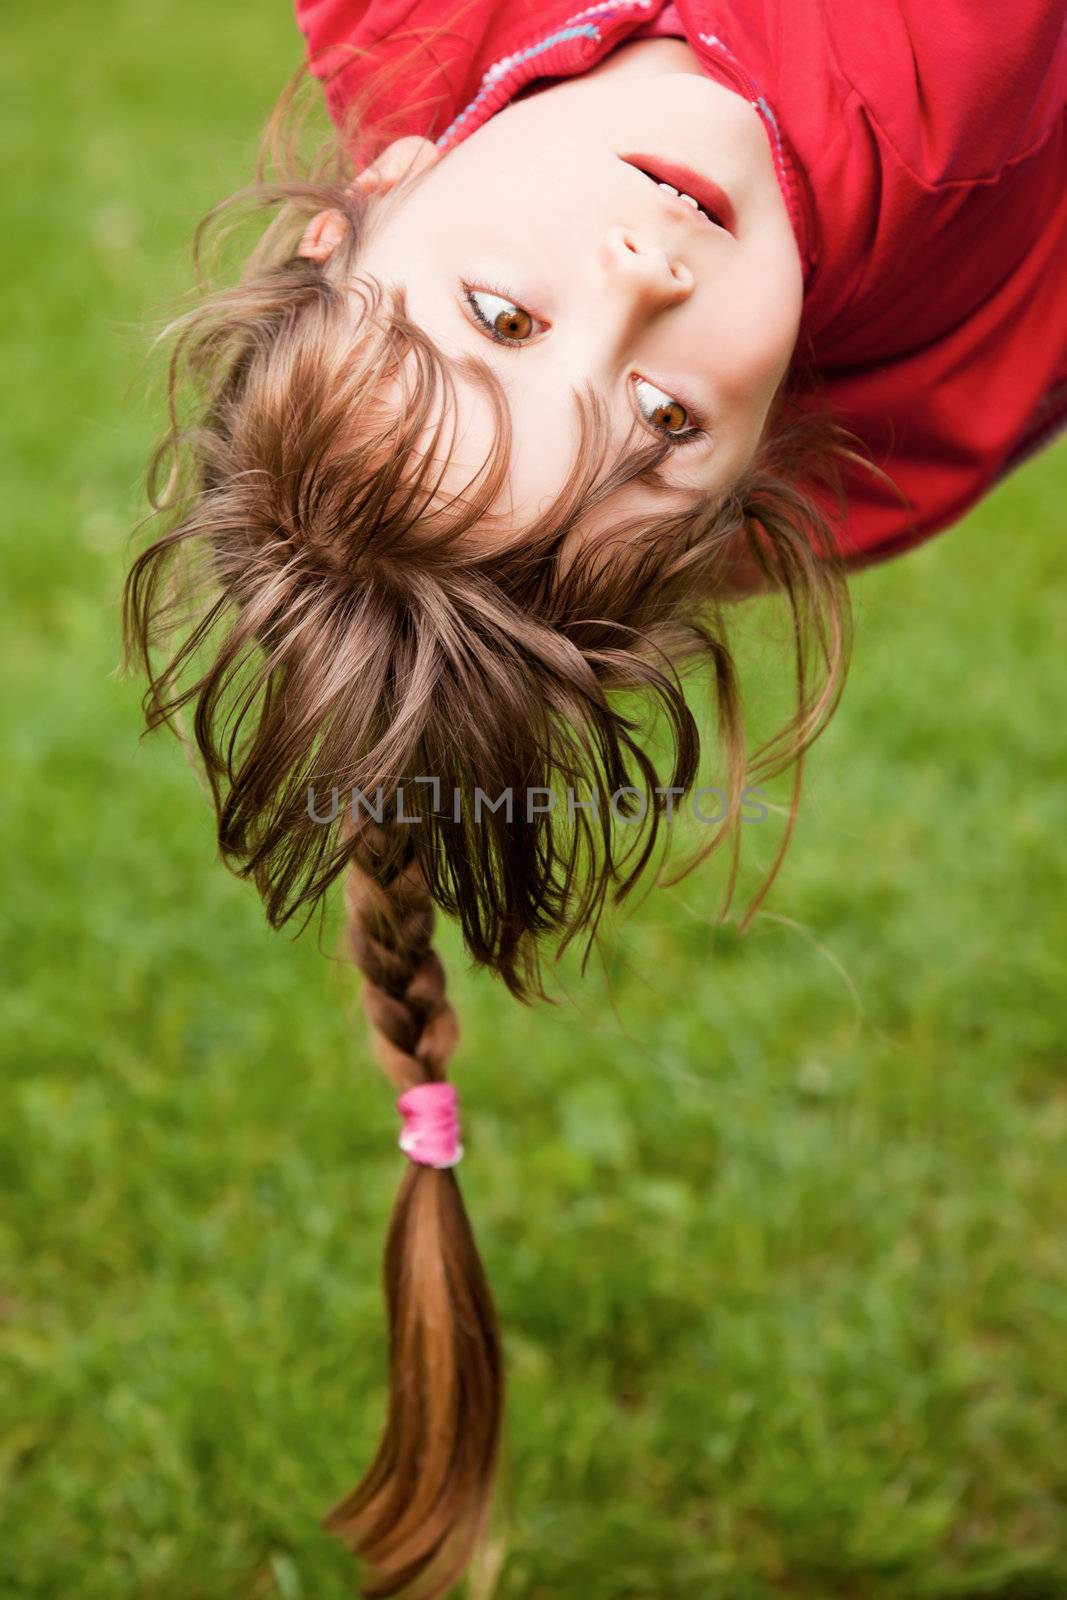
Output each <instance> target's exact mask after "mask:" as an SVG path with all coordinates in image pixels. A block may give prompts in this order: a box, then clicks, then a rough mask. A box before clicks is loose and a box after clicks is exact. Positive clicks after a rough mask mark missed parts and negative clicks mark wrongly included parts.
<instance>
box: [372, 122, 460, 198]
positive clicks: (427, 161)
mask: <svg viewBox="0 0 1067 1600" xmlns="http://www.w3.org/2000/svg"><path fill="white" fill-rule="evenodd" d="M440 159H441V152H440V150H438V148H437V146H436V145H435V144H434V143H433V142H432V141H431V140H429V139H424V138H422V136H421V135H420V134H417V133H412V134H407V135H406V136H405V137H404V138H403V139H394V140H393V142H392V144H388V145H386V147H385V149H384V150H383V151H382V152H381V154H380V155H378V156H377V157H376V158H375V160H374V161H372V162H371V164H370V166H369V167H364V169H363V171H362V172H361V173H360V174H359V175H358V177H357V178H356V179H355V181H354V182H353V184H352V187H353V189H357V190H359V192H360V193H361V194H378V195H382V194H388V193H389V190H390V189H393V188H395V187H396V185H397V184H398V183H402V182H403V181H404V180H405V179H406V178H413V177H415V176H416V174H417V173H420V172H425V171H426V169H427V168H428V167H432V166H433V165H434V164H435V163H436V162H437V161H439V160H440Z"/></svg>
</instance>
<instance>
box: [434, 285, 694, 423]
mask: <svg viewBox="0 0 1067 1600" xmlns="http://www.w3.org/2000/svg"><path fill="white" fill-rule="evenodd" d="M460 287H461V288H462V290H463V298H464V300H465V301H466V303H467V305H468V307H469V311H470V315H471V316H472V317H473V319H474V321H475V322H476V323H477V324H478V326H479V327H480V328H481V329H482V330H483V332H485V333H486V334H488V336H489V338H490V339H492V340H493V341H494V342H495V343H496V344H500V345H503V346H504V348H505V349H507V350H521V348H522V346H523V344H524V343H525V341H524V340H522V339H508V338H506V337H505V335H504V334H502V333H498V332H497V330H496V329H495V328H494V327H493V325H492V323H491V322H490V321H489V320H488V319H487V318H486V317H484V316H483V315H482V313H481V312H480V311H479V310H478V306H477V302H476V301H475V299H474V295H473V293H472V290H473V289H475V285H472V284H469V283H466V282H464V281H462V280H461V284H460ZM476 288H477V292H478V293H481V294H493V295H496V296H497V298H498V299H499V300H506V301H507V302H508V304H509V305H511V306H514V307H515V308H516V309H517V310H522V311H525V310H526V307H525V306H524V305H522V303H521V301H519V300H517V299H516V297H515V296H514V295H513V294H512V293H511V290H510V289H505V288H504V287H503V285H502V284H499V283H487V282H485V281H483V282H482V283H480V284H478V285H477V286H476ZM529 315H531V313H530V312H527V316H529ZM537 320H538V321H540V320H541V319H540V318H538V319H537ZM643 381H644V382H645V383H648V384H651V386H652V388H653V389H659V391H660V393H661V394H665V395H667V396H668V398H669V399H671V400H677V401H678V402H679V403H680V404H681V405H683V406H684V407H685V409H686V411H687V412H688V414H689V420H690V422H691V424H692V426H691V427H690V428H688V429H687V430H686V432H685V433H669V432H668V430H667V429H666V428H657V427H656V425H655V423H654V422H649V420H648V418H647V417H646V416H645V415H644V413H643V412H642V410H641V407H640V405H639V404H638V403H637V401H636V399H635V401H634V405H635V408H636V410H637V414H638V416H639V417H640V419H641V422H642V424H643V426H644V427H646V428H647V429H648V430H649V432H650V433H653V434H655V435H656V437H657V438H660V439H666V441H667V443H668V444H669V445H670V446H671V448H672V449H678V448H679V446H681V445H686V444H695V443H697V441H698V440H700V439H706V438H707V430H706V429H705V428H704V426H703V424H702V423H701V420H700V418H699V417H698V416H697V414H696V411H695V410H694V408H693V407H692V406H691V405H690V404H689V402H688V400H686V398H685V396H684V395H681V394H669V392H668V390H666V389H660V386H659V384H658V383H653V382H652V379H651V378H645V379H644V380H643Z"/></svg>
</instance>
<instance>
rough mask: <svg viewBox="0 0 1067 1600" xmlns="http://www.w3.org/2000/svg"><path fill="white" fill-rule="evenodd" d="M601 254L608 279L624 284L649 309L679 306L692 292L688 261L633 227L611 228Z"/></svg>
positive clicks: (605, 238)
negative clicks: (669, 251) (643, 236)
mask: <svg viewBox="0 0 1067 1600" xmlns="http://www.w3.org/2000/svg"><path fill="white" fill-rule="evenodd" d="M602 253H603V265H604V270H605V273H606V274H607V276H608V278H609V279H611V280H614V281H615V282H616V283H618V284H620V285H625V286H626V287H627V288H628V289H629V291H630V293H631V294H632V295H633V296H634V298H635V300H639V301H640V302H641V303H642V304H643V305H644V306H646V308H647V307H655V306H657V305H663V306H670V305H677V304H678V302H679V301H681V300H685V299H686V298H687V297H688V296H689V295H690V294H692V292H693V274H692V273H691V272H690V270H689V268H688V267H687V266H686V264H685V262H684V261H679V260H677V259H674V258H672V257H670V256H668V255H667V254H666V252H665V251H663V250H661V249H660V247H659V246H658V245H657V244H655V243H654V242H653V241H651V240H648V239H643V238H641V237H639V236H638V234H636V233H635V232H634V230H633V229H631V228H623V227H619V226H615V227H612V228H609V229H608V232H607V234H606V235H605V237H604V244H603V252H602Z"/></svg>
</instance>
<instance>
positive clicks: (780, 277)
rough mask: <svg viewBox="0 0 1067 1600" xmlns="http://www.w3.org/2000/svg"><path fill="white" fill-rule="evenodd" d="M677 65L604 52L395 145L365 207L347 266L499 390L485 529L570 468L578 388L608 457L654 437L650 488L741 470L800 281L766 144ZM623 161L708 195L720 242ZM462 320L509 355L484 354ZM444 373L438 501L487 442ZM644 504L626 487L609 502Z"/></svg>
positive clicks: (484, 346) (518, 514) (785, 350)
mask: <svg viewBox="0 0 1067 1600" xmlns="http://www.w3.org/2000/svg"><path fill="white" fill-rule="evenodd" d="M663 46H666V47H667V48H666V49H663V48H660V47H663ZM653 47H655V48H653ZM695 62H696V57H695V56H693V55H692V53H691V52H690V51H689V48H688V46H687V45H685V44H684V43H683V42H682V41H675V40H655V41H650V42H648V44H636V45H631V46H628V47H625V46H624V47H623V48H622V49H620V50H617V51H616V52H614V53H613V55H612V56H611V57H609V58H608V61H607V62H604V63H601V66H600V68H598V69H594V70H593V71H591V72H589V73H587V74H585V75H583V76H581V77H578V78H575V79H569V80H567V81H566V82H563V83H561V84H556V85H552V86H550V87H549V88H547V89H544V90H542V91H540V92H539V93H535V94H533V95H531V96H529V97H528V98H526V99H519V100H517V101H513V102H512V103H511V104H510V105H508V106H507V107H505V108H504V109H503V110H502V111H500V112H498V113H497V114H496V115H495V116H493V117H492V118H490V120H489V121H488V122H487V123H486V124H484V126H482V127H481V128H479V129H477V130H476V131H475V132H474V133H473V134H471V135H470V136H469V137H468V138H466V139H465V140H463V141H462V142H461V143H460V144H458V145H456V146H455V147H454V148H452V149H451V150H449V151H448V153H447V154H445V155H444V156H441V155H440V153H439V152H438V151H437V149H436V147H435V146H433V145H431V144H430V143H429V142H428V141H426V140H418V141H412V140H408V141H405V144H406V145H407V146H408V147H410V146H411V145H413V144H414V145H415V146H417V148H418V156H419V158H420V159H419V160H418V161H417V164H416V168H415V172H416V175H415V177H414V178H412V179H411V180H410V181H402V182H401V183H400V184H399V185H398V186H397V187H396V188H395V189H393V190H392V191H391V192H390V193H388V194H387V195H385V196H384V197H383V198H382V199H381V200H380V201H379V202H378V205H377V207H376V208H375V211H374V213H372V221H371V224H370V227H369V230H368V234H367V242H366V244H365V248H364V249H363V250H362V251H361V254H360V263H359V272H360V273H361V274H362V273H363V272H366V273H367V274H369V275H371V276H373V277H374V278H376V279H377V280H378V281H379V282H381V283H383V284H386V285H395V286H398V287H399V286H402V287H403V288H404V289H405V291H406V297H407V308H408V314H409V316H410V317H411V318H412V320H413V321H414V322H416V323H417V324H418V325H419V326H420V327H421V328H422V329H423V330H424V331H425V332H426V333H427V334H429V335H430V337H431V338H432V339H433V341H434V342H435V343H436V344H437V345H438V346H439V347H440V348H441V349H442V350H443V351H444V353H445V354H446V355H455V356H460V355H463V354H465V353H472V354H477V355H480V356H481V357H482V358H483V359H485V360H486V361H488V362H489V363H490V364H491V366H492V367H493V369H494V370H495V372H496V373H497V375H498V377H499V378H500V380H501V382H502V384H503V386H504V390H505V393H506V396H507V400H508V403H509V406H510V410H511V417H512V424H513V445H512V457H511V459H512V472H511V478H510V484H509V496H510V501H509V505H508V507H507V509H506V511H505V513H504V514H505V516H507V517H508V518H509V519H510V518H514V519H516V520H517V521H518V522H519V523H520V524H521V523H523V522H525V521H526V520H527V519H529V518H532V517H533V516H535V515H537V513H538V512H539V511H542V510H544V509H545V507H546V506H547V504H548V503H550V502H551V500H552V499H553V498H554V497H555V495H556V494H557V492H558V491H559V489H560V488H561V487H562V484H563V482H564V481H565V479H566V477H567V474H568V471H569V470H570V468H571V467H572V465H573V462H574V455H575V449H576V443H577V433H578V430H577V423H576V419H575V412H574V400H573V398H572V389H573V388H577V389H579V390H580V389H581V388H582V387H584V386H585V385H586V384H588V383H592V384H593V385H594V386H595V387H596V390H597V391H598V393H599V394H600V395H601V397H602V398H603V399H604V400H605V401H606V402H607V403H608V405H609V408H610V416H611V419H612V423H613V427H614V433H613V436H612V444H613V446H615V447H621V446H622V444H623V442H624V441H625V440H626V438H627V435H628V431H629V430H630V429H631V427H634V428H635V429H636V431H635V433H634V435H633V438H632V439H631V444H632V445H638V444H644V443H646V442H648V439H649V438H650V437H651V438H654V437H658V435H659V433H661V432H662V433H666V434H667V435H668V437H669V436H671V435H674V436H675V437H676V438H677V440H678V442H677V444H676V445H675V446H674V448H673V449H672V454H671V455H670V457H668V459H667V460H666V461H665V462H664V464H663V466H662V468H661V471H662V472H663V474H664V476H665V477H666V478H667V479H668V480H669V481H670V482H671V483H672V484H677V485H679V486H684V487H685V488H687V489H691V488H702V489H707V490H711V491H716V490H719V491H723V492H725V491H726V490H727V489H728V488H729V487H730V485H731V484H732V483H733V482H734V481H735V480H736V479H737V477H738V476H739V475H740V473H741V472H742V471H743V470H744V468H745V467H746V466H747V465H748V464H749V462H750V461H751V459H752V457H753V456H754V454H755V452H756V448H757V446H758V444H759V441H760V437H761V432H762V428H763V424H764V421H765V418H766V415H767V412H768V409H769V407H770V404H771V400H772V398H773V396H774V394H775V391H776V389H777V387H778V384H779V382H780V380H781V379H782V377H783V376H784V374H785V372H786V370H787V368H788V365H789V361H790V357H791V355H792V352H793V349H794V346H795V343H796V338H797V332H798V328H799V324H800V314H801V303H802V269H801V263H800V257H799V252H798V250H797V246H796V241H795V238H794V235H793V230H792V226H791V224H790V221H789V216H788V213H787V211H786V208H785V203H784V201H783V199H782V195H781V192H780V190H779V187H778V182H777V179H776V177H775V172H774V166H773V160H772V156H771V150H770V144H769V140H768V137H767V133H766V131H765V129H764V127H763V125H762V123H761V121H760V118H759V115H758V113H757V111H756V109H755V107H754V106H752V105H751V104H750V103H749V102H748V101H746V100H745V99H743V98H742V97H741V96H740V95H738V94H735V93H733V92H732V91H731V90H729V89H727V88H725V87H724V86H723V85H721V84H718V83H716V82H714V81H713V80H711V79H709V78H707V77H705V76H704V75H703V73H701V71H700V69H699V66H696V65H692V64H690V63H695ZM609 66H610V70H608V69H609ZM667 67H669V68H670V70H665V68H667ZM679 68H680V69H681V70H679ZM386 155H388V152H386ZM628 156H629V157H631V160H630V161H628V160H627V159H625V158H626V157H628ZM639 156H641V157H644V158H646V159H647V158H655V160H656V164H657V165H660V164H664V165H669V164H675V165H678V164H680V165H683V166H685V167H688V168H689V169H691V170H692V171H695V172H696V173H698V174H701V175H703V176H704V177H706V178H709V179H711V180H712V181H713V182H714V183H716V184H718V185H719V187H720V189H722V190H723V191H725V194H726V195H727V197H728V199H729V202H730V204H731V205H732V208H733V222H732V224H731V226H732V230H733V231H728V230H727V228H725V227H722V226H717V225H715V224H714V223H712V222H709V221H708V220H706V219H705V218H704V217H703V216H701V215H700V214H699V213H698V212H696V211H695V210H693V209H692V208H690V207H688V206H687V205H685V204H684V203H683V202H679V201H677V200H672V198H671V197H670V196H669V195H668V194H667V192H666V191H665V190H663V189H661V188H659V187H658V185H657V183H656V182H654V181H652V180H651V179H650V178H649V177H647V176H645V175H644V173H643V172H642V171H640V170H638V165H637V164H635V162H636V161H637V158H638V157H639ZM382 170H383V171H385V170H387V167H386V165H383V167H382ZM468 296H469V298H468ZM479 313H480V314H481V316H482V317H483V318H484V319H485V322H486V323H488V324H490V325H491V327H493V328H495V330H496V332H497V333H498V335H500V336H501V337H503V338H506V339H508V340H510V341H512V342H510V343H501V342H498V341H497V340H495V339H494V338H493V335H492V332H491V331H490V328H489V327H486V326H485V324H484V323H483V322H481V321H479ZM454 376H455V381H456V388H457V404H458V406H459V413H460V414H459V416H458V418H457V419H456V424H455V425H456V437H455V448H454V452H453V457H452V462H451V465H450V467H449V469H448V472H447V473H446V475H445V478H444V479H443V480H442V486H443V488H444V490H445V492H449V493H451V492H455V491H456V490H458V489H460V488H462V487H463V486H464V485H465V484H466V483H468V482H469V480H470V479H471V477H472V476H473V475H474V473H475V472H476V471H477V470H478V468H479V467H481V466H482V464H483V463H484V461H485V459H486V457H487V455H488V454H489V452H490V446H491V443H492V427H493V424H492V412H491V409H490V405H489V400H488V397H487V396H486V395H484V394H483V393H482V391H481V390H479V389H478V388H477V387H476V386H475V384H473V383H472V382H470V381H469V380H467V379H465V378H464V377H463V376H462V374H459V373H456V374H455V375H454ZM694 428H696V429H699V430H700V431H699V432H698V433H694V434H693V437H692V438H691V439H689V438H685V437H684V435H685V434H686V433H688V432H689V431H690V430H691V429H694ZM645 429H647V430H648V432H647V433H646V432H644V431H642V430H645ZM443 438H444V439H445V440H446V441H447V440H448V438H449V428H448V425H446V431H445V434H444V435H443ZM449 474H454V475H455V478H454V482H453V480H452V479H451V478H450V476H449ZM654 497H655V498H654ZM663 504H664V502H663V498H662V495H661V494H660V492H658V491H656V490H654V489H653V488H652V487H651V486H650V485H645V484H637V483H632V484H627V485H626V486H625V487H624V488H623V489H621V490H620V491H618V492H617V494H616V495H615V496H614V497H613V498H612V501H611V508H612V511H613V513H615V514H618V513H625V514H626V515H629V514H632V513H635V512H639V511H647V510H650V509H652V508H653V507H654V506H657V505H658V506H660V507H662V506H663Z"/></svg>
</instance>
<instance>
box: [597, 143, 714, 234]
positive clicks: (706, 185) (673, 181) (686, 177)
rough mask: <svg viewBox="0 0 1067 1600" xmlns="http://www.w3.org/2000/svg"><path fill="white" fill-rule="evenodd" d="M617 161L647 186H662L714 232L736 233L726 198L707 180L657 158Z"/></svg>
mask: <svg viewBox="0 0 1067 1600" xmlns="http://www.w3.org/2000/svg"><path fill="white" fill-rule="evenodd" d="M620 160H622V161H625V162H626V163H627V165H628V166H631V167H636V169H637V171H638V172H640V173H642V174H643V175H644V176H645V177H646V178H648V179H650V180H651V182H653V183H655V184H666V185H667V187H668V188H669V189H673V190H674V192H675V194H677V195H679V196H680V197H681V198H682V199H685V200H687V201H688V203H690V204H692V205H693V207H694V209H695V210H696V211H699V212H700V214H701V215H702V216H704V217H706V218H707V220H708V221H709V222H711V223H714V225H715V226H716V227H717V228H723V229H725V230H726V232H727V233H731V234H732V233H736V220H735V217H734V208H733V206H732V205H731V203H730V197H729V195H728V194H726V192H725V190H723V189H720V188H719V185H718V184H717V183H713V182H712V181H711V179H710V178H705V177H704V176H703V175H702V174H701V173H699V172H694V171H693V169H692V168H691V167H684V166H682V165H681V164H680V163H678V162H676V161H665V160H661V159H660V157H659V156H652V155H625V156H621V157H620Z"/></svg>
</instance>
